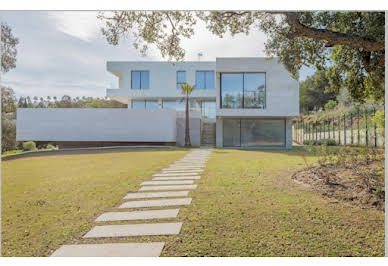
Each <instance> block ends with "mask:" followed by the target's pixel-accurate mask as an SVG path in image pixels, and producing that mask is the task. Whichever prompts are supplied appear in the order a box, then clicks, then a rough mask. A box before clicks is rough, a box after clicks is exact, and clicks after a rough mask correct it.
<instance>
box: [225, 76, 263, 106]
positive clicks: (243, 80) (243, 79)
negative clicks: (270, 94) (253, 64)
mask: <svg viewBox="0 0 388 266" xmlns="http://www.w3.org/2000/svg"><path fill="white" fill-rule="evenodd" d="M223 74H242V75H243V78H242V82H243V90H242V107H241V108H223V107H222V75H223ZM244 74H264V80H265V82H264V107H263V108H256V107H244V102H245V101H244V95H245V93H244V92H245V75H244ZM220 109H258V110H264V109H267V72H222V73H220Z"/></svg>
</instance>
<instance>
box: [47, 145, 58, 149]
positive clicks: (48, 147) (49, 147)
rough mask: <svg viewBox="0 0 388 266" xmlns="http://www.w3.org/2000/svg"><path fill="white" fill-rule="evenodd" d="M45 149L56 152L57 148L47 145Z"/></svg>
mask: <svg viewBox="0 0 388 266" xmlns="http://www.w3.org/2000/svg"><path fill="white" fill-rule="evenodd" d="M46 149H48V150H56V149H58V148H57V146H54V145H52V144H47V146H46Z"/></svg>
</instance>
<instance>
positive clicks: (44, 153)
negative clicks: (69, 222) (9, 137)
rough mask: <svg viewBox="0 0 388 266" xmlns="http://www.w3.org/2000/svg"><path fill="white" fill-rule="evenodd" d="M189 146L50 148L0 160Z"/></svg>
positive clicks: (146, 150)
mask: <svg viewBox="0 0 388 266" xmlns="http://www.w3.org/2000/svg"><path fill="white" fill-rule="evenodd" d="M189 149H190V148H184V147H175V146H174V147H134V146H131V147H115V148H113V147H112V148H93V149H74V150H73V149H72V150H50V151H36V152H29V153H19V154H15V155H10V156H6V157H3V158H2V161H9V160H15V159H22V158H31V157H43V156H57V155H78V154H79V155H83V154H106V153H124V152H125V153H128V152H151V151H185V150H189Z"/></svg>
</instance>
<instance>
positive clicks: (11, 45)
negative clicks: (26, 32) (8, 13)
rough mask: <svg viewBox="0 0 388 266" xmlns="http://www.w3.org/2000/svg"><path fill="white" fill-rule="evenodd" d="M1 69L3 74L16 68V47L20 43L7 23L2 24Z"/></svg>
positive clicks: (0, 43)
mask: <svg viewBox="0 0 388 266" xmlns="http://www.w3.org/2000/svg"><path fill="white" fill-rule="evenodd" d="M0 32H1V41H0V45H1V46H0V51H1V69H0V71H1V72H3V73H6V72H8V71H9V70H11V69H12V68H15V67H16V55H17V50H16V45H17V44H18V43H19V40H18V38H15V37H14V36H13V34H12V29H11V27H10V26H8V25H7V24H6V23H1V31H0Z"/></svg>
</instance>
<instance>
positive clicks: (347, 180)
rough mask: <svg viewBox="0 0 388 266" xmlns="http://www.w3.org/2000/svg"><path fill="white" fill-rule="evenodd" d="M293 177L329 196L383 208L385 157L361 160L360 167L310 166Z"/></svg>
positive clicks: (356, 203) (379, 208) (361, 206)
mask: <svg viewBox="0 0 388 266" xmlns="http://www.w3.org/2000/svg"><path fill="white" fill-rule="evenodd" d="M292 178H293V179H294V180H295V181H297V182H298V183H302V184H304V185H307V186H308V187H310V188H311V189H313V190H316V191H319V192H320V193H322V195H324V196H326V197H329V198H332V199H335V200H338V201H343V202H348V203H350V204H352V205H356V206H358V207H360V208H374V209H377V210H380V211H384V206H385V187H384V161H375V162H372V163H370V164H362V163H358V165H357V167H352V165H336V164H326V165H320V166H316V167H308V168H305V169H302V170H300V171H298V172H296V173H295V174H293V176H292ZM334 202H335V201H334Z"/></svg>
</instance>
